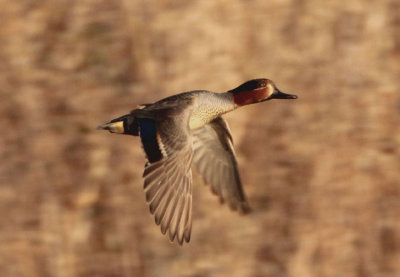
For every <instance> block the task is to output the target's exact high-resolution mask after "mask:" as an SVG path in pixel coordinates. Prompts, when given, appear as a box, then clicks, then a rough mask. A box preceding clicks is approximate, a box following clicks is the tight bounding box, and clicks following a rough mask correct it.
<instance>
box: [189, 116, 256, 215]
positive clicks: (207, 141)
mask: <svg viewBox="0 0 400 277" xmlns="http://www.w3.org/2000/svg"><path fill="white" fill-rule="evenodd" d="M192 136H193V151H194V158H193V162H194V164H195V166H196V169H197V170H198V171H199V173H200V174H201V175H202V176H203V178H204V181H205V183H206V184H207V185H209V186H210V187H211V190H212V192H213V193H215V194H216V195H218V196H219V199H220V201H221V202H224V201H226V202H228V204H229V206H230V208H231V209H233V210H239V211H241V212H248V211H249V210H250V208H249V205H248V203H247V200H246V197H245V195H244V192H243V187H242V183H241V181H240V176H239V171H238V168H237V162H236V158H235V154H234V150H233V144H232V136H231V134H230V131H229V127H228V124H227V123H226V121H225V120H224V119H223V118H222V117H217V118H216V119H214V120H213V121H211V122H210V123H208V124H206V125H205V126H203V127H201V128H199V129H196V130H194V131H192Z"/></svg>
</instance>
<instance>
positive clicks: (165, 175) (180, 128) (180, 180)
mask: <svg viewBox="0 0 400 277" xmlns="http://www.w3.org/2000/svg"><path fill="white" fill-rule="evenodd" d="M139 128H140V138H141V141H142V145H143V149H144V151H145V152H146V156H147V160H148V162H147V163H146V166H145V169H144V173H143V177H144V190H145V193H146V201H147V203H148V204H149V206H150V212H151V213H152V214H154V216H155V222H156V224H157V225H161V232H162V233H163V234H165V233H166V232H167V231H168V234H169V238H170V240H171V241H173V240H174V239H175V238H176V239H177V241H178V242H179V244H182V243H183V241H184V240H185V241H186V242H189V240H190V233H191V228H192V172H191V169H190V167H191V163H192V157H193V151H192V147H191V137H190V136H189V130H188V124H187V123H186V124H183V122H180V121H179V122H177V119H175V118H173V117H167V118H164V119H163V120H161V121H156V120H154V119H149V118H140V119H139Z"/></svg>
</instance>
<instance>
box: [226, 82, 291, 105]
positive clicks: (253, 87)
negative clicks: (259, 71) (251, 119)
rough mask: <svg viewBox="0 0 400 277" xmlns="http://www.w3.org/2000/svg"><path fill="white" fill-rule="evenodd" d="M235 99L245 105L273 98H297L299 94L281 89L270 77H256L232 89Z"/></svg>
mask: <svg viewBox="0 0 400 277" xmlns="http://www.w3.org/2000/svg"><path fill="white" fill-rule="evenodd" d="M229 92H231V93H232V94H233V101H234V102H235V104H236V105H238V106H244V105H249V104H254V103H259V102H264V101H267V100H271V99H296V98H297V96H296V95H293V94H287V93H283V92H282V91H280V90H279V89H278V88H277V87H276V86H275V84H274V82H272V81H271V80H269V79H254V80H250V81H247V82H245V83H243V84H241V85H240V86H238V87H237V88H235V89H232V90H230V91H229Z"/></svg>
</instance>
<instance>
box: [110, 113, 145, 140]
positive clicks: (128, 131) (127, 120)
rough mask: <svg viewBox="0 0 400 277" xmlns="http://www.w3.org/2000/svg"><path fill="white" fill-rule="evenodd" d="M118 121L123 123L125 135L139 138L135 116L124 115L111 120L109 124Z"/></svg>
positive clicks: (137, 122)
mask: <svg viewBox="0 0 400 277" xmlns="http://www.w3.org/2000/svg"><path fill="white" fill-rule="evenodd" d="M118 121H122V122H123V124H124V134H125V135H132V136H139V121H138V119H137V118H136V117H135V116H133V115H131V114H126V115H123V116H120V117H118V118H115V119H113V120H111V122H118Z"/></svg>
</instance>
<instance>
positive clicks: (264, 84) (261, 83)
mask: <svg viewBox="0 0 400 277" xmlns="http://www.w3.org/2000/svg"><path fill="white" fill-rule="evenodd" d="M266 85H267V84H266V83H265V82H264V81H262V82H260V83H259V84H258V86H259V87H265V86H266Z"/></svg>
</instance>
